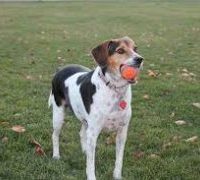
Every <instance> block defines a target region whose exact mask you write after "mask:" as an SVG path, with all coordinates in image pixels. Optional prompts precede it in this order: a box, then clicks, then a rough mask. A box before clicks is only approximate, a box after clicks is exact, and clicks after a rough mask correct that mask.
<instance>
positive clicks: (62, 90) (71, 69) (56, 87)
mask: <svg viewBox="0 0 200 180" xmlns="http://www.w3.org/2000/svg"><path fill="white" fill-rule="evenodd" d="M89 71H91V70H90V69H89V68H86V67H84V66H81V65H76V64H72V65H68V66H66V67H64V68H63V69H61V70H59V71H58V72H57V73H56V74H55V76H54V78H53V80H52V91H51V94H50V97H49V106H51V96H52V94H53V95H54V98H55V102H56V104H57V105H58V106H60V105H61V104H62V100H63V99H66V93H67V89H66V87H65V85H64V82H65V80H67V79H68V78H69V77H71V76H73V75H74V74H76V73H80V72H89Z"/></svg>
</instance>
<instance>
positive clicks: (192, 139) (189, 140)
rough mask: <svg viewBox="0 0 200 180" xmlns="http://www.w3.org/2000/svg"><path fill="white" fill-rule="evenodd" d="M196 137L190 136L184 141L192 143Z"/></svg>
mask: <svg viewBox="0 0 200 180" xmlns="http://www.w3.org/2000/svg"><path fill="white" fill-rule="evenodd" d="M197 139H198V136H192V137H191V138H188V139H186V140H185V141H186V142H191V143H193V142H195V141H197Z"/></svg>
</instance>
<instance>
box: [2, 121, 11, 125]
mask: <svg viewBox="0 0 200 180" xmlns="http://www.w3.org/2000/svg"><path fill="white" fill-rule="evenodd" d="M0 125H1V126H8V125H9V122H6V121H2V122H0Z"/></svg>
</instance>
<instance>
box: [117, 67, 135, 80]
mask: <svg viewBox="0 0 200 180" xmlns="http://www.w3.org/2000/svg"><path fill="white" fill-rule="evenodd" d="M121 74H122V77H123V78H124V79H127V80H132V79H135V77H136V76H137V74H138V71H137V69H136V68H134V67H131V66H124V67H122V70H121Z"/></svg>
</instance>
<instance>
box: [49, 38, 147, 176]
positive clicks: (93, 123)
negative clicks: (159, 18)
mask: <svg viewBox="0 0 200 180" xmlns="http://www.w3.org/2000/svg"><path fill="white" fill-rule="evenodd" d="M136 48H137V47H136V45H135V43H134V42H133V40H132V39H130V38H129V37H123V38H120V39H113V40H110V41H106V42H104V43H102V44H101V45H99V46H97V47H96V48H94V49H93V50H92V55H93V57H94V59H95V61H96V62H97V64H98V66H97V67H96V69H95V70H90V69H88V68H85V67H83V66H79V65H69V66H67V67H65V68H64V69H62V70H60V71H59V72H58V73H56V75H55V76H54V78H53V81H52V92H51V94H50V97H49V105H52V107H53V135H52V140H53V158H56V159H59V158H60V154H59V134H60V130H61V127H62V125H63V122H64V110H65V108H70V109H71V110H72V111H73V112H74V114H75V115H76V117H77V118H78V119H79V120H80V121H81V123H82V127H81V130H80V139H81V146H82V150H83V152H85V153H86V156H87V159H86V161H87V163H86V174H87V179H88V180H95V179H96V177H95V147H96V142H97V138H98V136H99V134H100V132H101V131H102V130H103V129H106V130H108V131H116V133H117V136H116V161H115V169H114V173H113V177H114V179H121V178H122V164H123V154H124V146H125V142H126V138H127V130H128V125H129V121H130V118H131V96H132V95H131V84H134V83H136V79H132V80H129V81H127V80H125V79H124V78H122V76H121V67H122V66H123V65H129V66H134V67H136V68H138V69H139V68H140V67H141V65H142V64H143V63H142V62H143V58H142V57H141V56H140V55H139V54H138V53H137V52H136Z"/></svg>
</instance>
